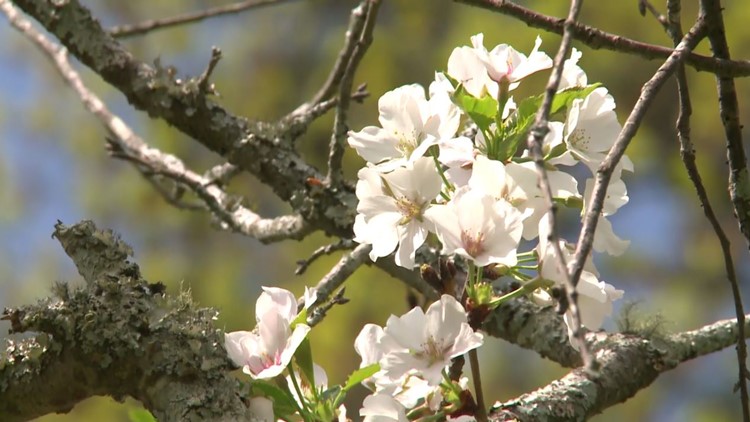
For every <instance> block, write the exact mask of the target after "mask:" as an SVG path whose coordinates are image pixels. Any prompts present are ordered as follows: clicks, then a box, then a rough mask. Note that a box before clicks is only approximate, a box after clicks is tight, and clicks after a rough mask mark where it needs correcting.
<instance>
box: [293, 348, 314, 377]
mask: <svg viewBox="0 0 750 422" xmlns="http://www.w3.org/2000/svg"><path fill="white" fill-rule="evenodd" d="M294 360H295V362H296V363H297V366H299V368H300V369H301V370H302V376H303V377H305V379H307V381H308V384H309V385H315V371H314V370H313V358H312V348H311V347H310V338H309V337H308V338H305V339H304V340H303V341H302V343H300V345H299V347H298V348H297V351H295V352H294Z"/></svg>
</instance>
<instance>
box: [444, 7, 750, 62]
mask: <svg viewBox="0 0 750 422" xmlns="http://www.w3.org/2000/svg"><path fill="white" fill-rule="evenodd" d="M455 1H457V2H459V3H465V4H469V5H472V6H477V7H481V8H483V9H487V10H492V11H494V12H499V13H502V14H504V15H508V16H512V17H514V18H516V19H518V20H520V21H521V22H523V23H525V24H526V25H528V26H530V27H532V28H539V29H542V30H545V31H548V32H553V33H556V34H562V33H563V26H564V25H563V19H559V18H556V17H554V16H547V15H543V14H541V13H537V12H534V11H533V10H529V9H527V8H525V7H523V6H519V5H517V4H515V3H513V2H512V1H509V0H455ZM573 38H574V39H575V40H576V41H580V42H582V43H583V44H585V45H586V46H588V47H590V48H593V49H599V48H604V49H607V50H613V51H617V52H620V53H627V54H633V55H636V56H640V57H643V58H645V59H648V60H658V59H662V60H663V59H666V58H668V57H669V56H670V55H671V54H672V53H673V52H674V50H673V49H671V48H668V47H663V46H660V45H653V44H647V43H643V42H639V41H635V40H631V39H629V38H626V37H622V36H620V35H616V34H610V33H608V32H604V31H602V30H599V29H597V28H594V27H591V26H588V25H583V24H581V23H577V24H576V26H575V27H574V31H573ZM685 63H686V64H688V65H689V66H692V67H693V68H695V69H696V70H700V71H705V72H711V73H714V74H717V75H722V76H728V77H742V76H750V61H748V60H728V59H723V58H719V57H707V56H702V55H700V54H696V53H689V54H687V55H686V57H685Z"/></svg>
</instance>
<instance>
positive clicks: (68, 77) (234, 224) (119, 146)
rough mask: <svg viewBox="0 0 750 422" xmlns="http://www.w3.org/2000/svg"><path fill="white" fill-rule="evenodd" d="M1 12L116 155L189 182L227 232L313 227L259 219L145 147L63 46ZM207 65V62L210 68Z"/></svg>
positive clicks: (267, 235)
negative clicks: (104, 132)
mask: <svg viewBox="0 0 750 422" xmlns="http://www.w3.org/2000/svg"><path fill="white" fill-rule="evenodd" d="M0 10H2V12H3V13H5V14H6V16H8V19H9V20H10V22H11V24H12V25H13V26H14V27H15V28H16V29H18V30H19V31H20V32H22V33H23V34H24V35H26V37H27V38H28V39H29V40H31V41H32V42H33V43H34V45H35V46H36V47H38V48H39V49H40V50H41V51H42V52H44V53H45V55H46V56H47V57H48V58H49V59H50V60H52V62H53V63H54V65H55V67H56V69H57V71H58V72H59V73H60V75H61V76H62V77H63V79H64V80H65V82H66V83H67V84H68V85H69V86H70V87H71V88H73V90H74V91H75V92H76V94H78V97H79V98H80V99H81V101H82V102H83V104H84V106H85V107H86V109H88V110H89V111H90V112H91V113H92V114H94V115H95V116H96V117H97V118H98V119H99V121H101V122H102V124H103V125H104V126H105V127H106V128H107V129H108V130H109V131H110V132H111V133H112V134H113V135H114V137H113V138H112V139H110V143H111V149H112V152H113V154H114V155H115V156H117V157H118V158H124V159H127V160H129V161H131V162H134V163H135V164H136V165H137V166H138V167H139V170H140V171H141V172H142V173H143V174H145V175H147V176H151V175H154V174H157V175H163V176H166V177H168V178H170V179H172V180H174V181H176V182H178V183H181V184H183V185H185V186H187V187H188V188H190V189H191V190H193V191H194V192H195V194H196V195H197V196H198V197H199V198H200V199H202V200H203V201H204V202H205V204H206V206H207V208H208V209H209V210H211V212H212V213H213V214H214V215H215V216H216V217H217V218H218V219H219V221H221V223H222V224H223V225H225V226H226V227H227V228H229V229H231V230H234V231H238V232H240V233H243V234H246V235H249V236H252V237H255V238H257V239H259V240H261V241H264V242H270V241H275V240H283V239H287V238H297V239H299V238H302V237H304V235H306V234H307V233H309V232H310V231H311V228H310V227H309V225H307V224H306V223H305V221H304V220H303V219H302V218H301V217H300V216H285V217H279V218H275V219H262V218H261V217H260V216H258V215H257V214H255V213H254V212H252V211H250V210H249V209H247V208H246V207H243V206H242V205H240V204H238V203H237V202H236V201H231V200H230V198H229V195H227V194H226V192H224V191H223V190H222V189H221V188H219V187H218V186H216V185H214V184H212V183H211V181H210V180H208V179H206V178H205V177H203V176H201V175H199V174H197V173H195V172H193V171H191V170H190V169H188V168H187V167H186V166H185V164H184V163H183V162H182V160H180V159H179V158H177V157H175V156H174V155H171V154H165V153H163V152H161V151H160V150H158V149H156V148H152V147H149V146H148V145H147V144H146V142H144V141H143V139H141V138H140V137H138V135H136V134H135V132H133V130H132V129H131V128H130V127H129V126H128V125H127V124H125V122H124V121H123V120H122V119H120V118H119V117H118V116H116V115H114V114H112V112H110V111H109V109H108V108H107V106H106V105H105V104H104V103H103V102H102V101H101V100H100V99H99V97H97V96H96V94H94V93H93V92H92V91H90V90H89V89H88V88H87V87H86V86H85V85H84V84H83V81H82V80H81V78H80V76H79V75H78V73H77V72H76V71H75V70H74V69H73V67H72V66H71V65H70V63H69V61H68V54H67V51H66V50H65V49H64V48H61V47H60V46H58V45H57V44H55V43H54V42H52V41H51V40H50V39H48V38H47V37H46V36H45V35H44V34H42V33H41V32H39V31H37V30H36V29H35V28H34V27H33V26H32V25H31V22H30V21H28V20H27V19H26V18H24V17H23V16H22V15H21V14H20V13H19V12H18V11H17V10H16V9H15V8H14V7H13V6H12V5H11V4H10V3H9V2H8V1H6V0H0ZM216 51H218V50H214V52H216ZM215 56H216V55H215ZM216 57H220V56H216ZM217 60H218V59H217ZM210 68H211V66H209V69H210ZM209 73H210V71H207V73H206V75H208V74H209ZM207 79H208V77H207V76H206V77H205V78H201V80H202V81H203V80H207ZM201 85H202V84H201Z"/></svg>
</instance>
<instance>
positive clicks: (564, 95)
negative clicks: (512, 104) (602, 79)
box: [537, 83, 602, 115]
mask: <svg viewBox="0 0 750 422" xmlns="http://www.w3.org/2000/svg"><path fill="white" fill-rule="evenodd" d="M600 86H602V84H600V83H595V84H591V85H589V86H587V87H577V86H576V87H571V88H568V89H565V90H562V91H560V92H558V93H557V94H556V95H555V98H554V99H553V100H552V108H551V109H550V115H552V114H555V113H557V112H559V111H564V110H567V109H568V108H570V105H571V104H573V100H579V99H581V100H582V99H584V98H586V97H588V96H589V94H591V92H592V91H593V90H595V89H596V88H599V87H600ZM539 104H540V105H541V100H540V101H539ZM537 108H538V106H537Z"/></svg>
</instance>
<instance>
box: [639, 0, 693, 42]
mask: <svg viewBox="0 0 750 422" xmlns="http://www.w3.org/2000/svg"><path fill="white" fill-rule="evenodd" d="M647 10H648V11H649V12H651V14H652V15H653V16H654V17H655V18H656V20H657V21H659V23H660V24H661V25H662V26H663V27H664V28H669V20H668V19H667V17H666V16H664V15H663V14H662V13H661V12H659V11H658V10H657V9H656V7H654V5H653V4H651V2H650V1H648V0H638V11H639V12H641V16H646V11H647ZM680 38H682V37H680ZM677 42H678V43H679V42H680V40H679V39H678V40H677Z"/></svg>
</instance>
